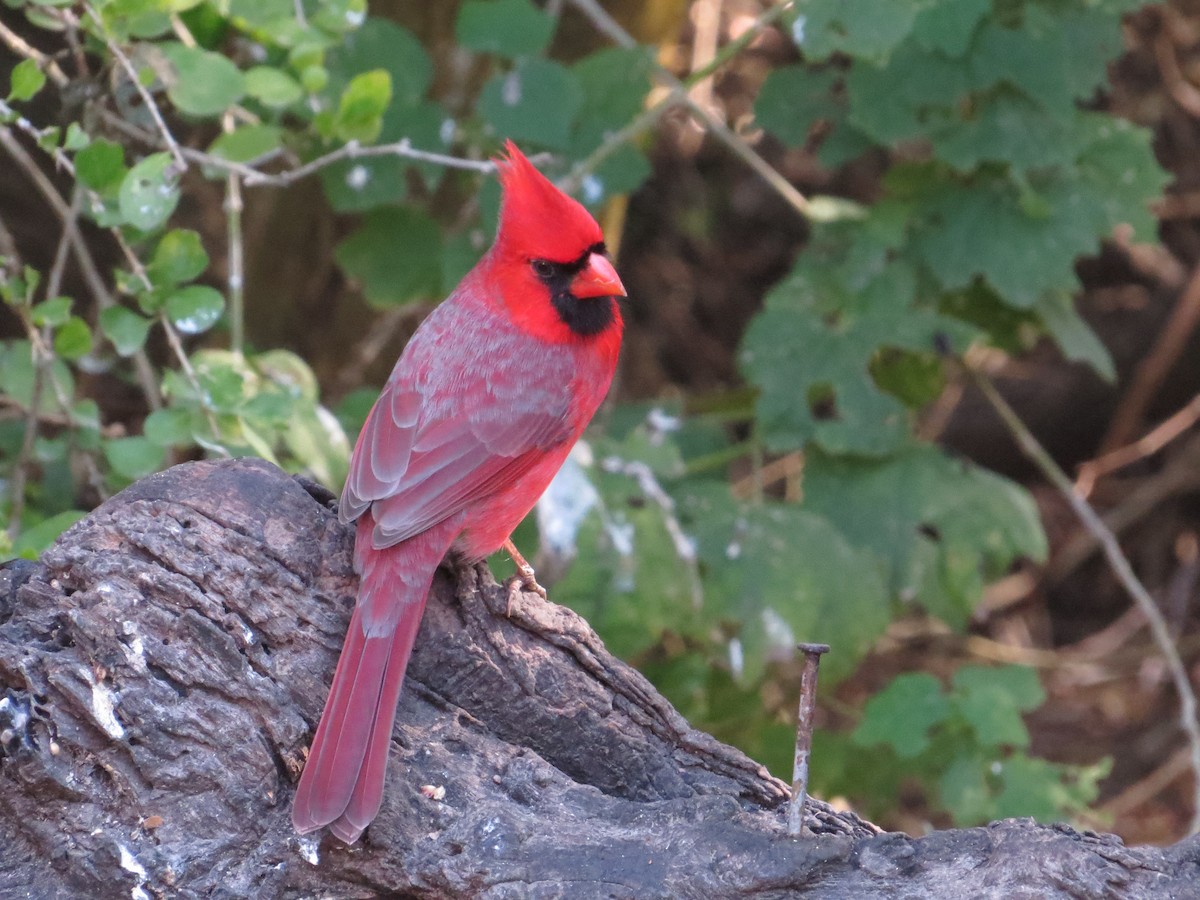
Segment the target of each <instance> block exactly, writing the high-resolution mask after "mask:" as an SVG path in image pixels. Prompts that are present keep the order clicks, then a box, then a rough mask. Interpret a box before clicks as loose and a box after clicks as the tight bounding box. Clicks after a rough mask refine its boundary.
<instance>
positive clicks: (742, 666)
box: [729, 638, 746, 678]
mask: <svg viewBox="0 0 1200 900" xmlns="http://www.w3.org/2000/svg"><path fill="white" fill-rule="evenodd" d="M729 668H730V670H731V671H732V672H733V677H734V678H741V677H742V673H743V672H745V671H746V652H745V650H743V649H742V642H741V641H740V640H739V639H738V638H731V639H730V641H729Z"/></svg>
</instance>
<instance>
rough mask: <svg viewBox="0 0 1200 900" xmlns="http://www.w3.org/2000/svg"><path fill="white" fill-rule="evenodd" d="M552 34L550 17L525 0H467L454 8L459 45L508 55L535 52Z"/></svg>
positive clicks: (546, 42)
mask: <svg viewBox="0 0 1200 900" xmlns="http://www.w3.org/2000/svg"><path fill="white" fill-rule="evenodd" d="M553 34H554V17H553V16H549V15H547V14H546V13H544V12H543V11H542V10H540V9H538V8H537V7H536V6H534V5H533V4H532V3H530V2H529V0H467V2H466V3H463V5H462V6H460V7H459V10H458V20H457V22H456V23H455V28H454V35H455V38H456V40H457V42H458V44H459V45H461V46H463V47H466V48H467V49H468V50H475V51H477V52H480V53H496V54H498V55H500V56H507V57H509V58H510V59H513V58H516V57H518V56H536V55H537V54H539V53H541V52H542V51H543V50H545V49H546V45H547V44H549V43H550V38H551V36H552V35H553Z"/></svg>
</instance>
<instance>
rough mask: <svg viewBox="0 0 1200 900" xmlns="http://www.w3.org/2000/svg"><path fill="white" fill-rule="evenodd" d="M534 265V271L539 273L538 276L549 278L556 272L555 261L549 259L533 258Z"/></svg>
mask: <svg viewBox="0 0 1200 900" xmlns="http://www.w3.org/2000/svg"><path fill="white" fill-rule="evenodd" d="M532 265H533V271H534V272H535V273H536V274H537V277H538V278H549V277H550V276H551V275H553V274H554V263H552V262H549V261H548V260H545V259H535V260H533V263H532Z"/></svg>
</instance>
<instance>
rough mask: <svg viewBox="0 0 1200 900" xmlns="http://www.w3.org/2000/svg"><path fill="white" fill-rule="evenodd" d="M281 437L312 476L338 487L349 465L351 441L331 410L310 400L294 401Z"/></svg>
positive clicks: (338, 488) (327, 484)
mask: <svg viewBox="0 0 1200 900" xmlns="http://www.w3.org/2000/svg"><path fill="white" fill-rule="evenodd" d="M283 439H284V443H285V444H286V446H287V448H288V450H289V452H290V453H291V454H292V455H293V456H294V457H295V458H296V461H297V462H298V463H300V465H301V466H302V467H303V468H304V470H305V471H307V472H309V473H311V475H312V477H313V478H315V479H316V480H317V481H319V482H321V484H324V485H325V486H326V487H328V488H330V489H332V490H340V489H341V487H342V484H343V483H344V482H345V480H346V472H347V471H348V469H349V465H350V442H349V441H348V440H347V439H346V433H345V432H344V431H342V428H341V425H340V424H339V423H338V420H337V418H336V417H335V416H334V415H333V413H331V412H329V410H327V409H326V408H325V407H323V406H320V405H317V404H314V403H311V402H309V403H300V404H297V409H296V414H295V415H294V416H292V417H291V419H290V420H289V422H288V424H287V427H286V428H285V430H284V433H283Z"/></svg>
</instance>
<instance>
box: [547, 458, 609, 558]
mask: <svg viewBox="0 0 1200 900" xmlns="http://www.w3.org/2000/svg"><path fill="white" fill-rule="evenodd" d="M599 499H600V495H599V494H598V493H596V488H595V487H594V486H593V485H592V483H591V481H589V480H588V477H587V475H586V474H585V473H584V471H583V466H582V465H580V464H579V462H578V461H577V460H576V459H575V455H574V454H572V455H570V456H568V457H567V461H566V462H565V463H563V467H562V468H561V469H559V470H558V474H557V475H555V476H554V479H553V480H552V481H551V482H550V486H549V487H548V488H546V492H545V493H544V494H542V496H541V498H540V499H539V500H538V502H537V524H538V534H539V535H540V536H541V538H542V540H543V541H544V542H545V544H546V546H547V547H548V548H549V549H550V550H551V551H552V552H554V553H556V554H558V555H559V556H563V557H566V558H568V559H573V558H574V556H575V552H576V547H575V539H576V537H577V536H578V535H579V527H580V526H581V525H582V524H583V522H584V519H586V518H587V515H588V513H589V512H591V511H592V510H593V509H594V508H595V507H596V503H597V501H598V500H599Z"/></svg>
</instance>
